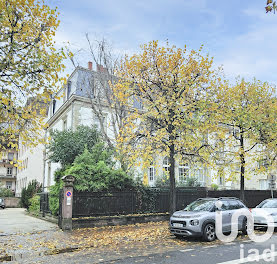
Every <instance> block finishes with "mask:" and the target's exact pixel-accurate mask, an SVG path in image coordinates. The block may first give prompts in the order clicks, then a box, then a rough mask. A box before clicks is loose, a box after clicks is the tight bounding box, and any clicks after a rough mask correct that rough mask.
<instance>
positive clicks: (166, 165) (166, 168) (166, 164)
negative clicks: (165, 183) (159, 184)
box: [163, 157, 169, 175]
mask: <svg viewBox="0 0 277 264" xmlns="http://www.w3.org/2000/svg"><path fill="white" fill-rule="evenodd" d="M168 174H169V157H165V158H164V160H163V175H168Z"/></svg>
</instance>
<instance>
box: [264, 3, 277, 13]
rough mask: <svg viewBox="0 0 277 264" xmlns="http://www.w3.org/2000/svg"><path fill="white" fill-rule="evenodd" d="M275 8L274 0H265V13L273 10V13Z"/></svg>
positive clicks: (276, 7)
mask: <svg viewBox="0 0 277 264" xmlns="http://www.w3.org/2000/svg"><path fill="white" fill-rule="evenodd" d="M276 10H277V5H276V1H273V0H267V1H266V6H265V11H266V13H268V12H274V14H275V12H276Z"/></svg>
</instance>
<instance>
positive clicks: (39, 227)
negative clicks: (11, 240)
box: [0, 208, 58, 236]
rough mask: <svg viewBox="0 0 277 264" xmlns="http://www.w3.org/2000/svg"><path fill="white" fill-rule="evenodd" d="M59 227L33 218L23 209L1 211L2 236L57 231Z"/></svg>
mask: <svg viewBox="0 0 277 264" xmlns="http://www.w3.org/2000/svg"><path fill="white" fill-rule="evenodd" d="M56 229H58V227H57V225H55V224H52V223H49V222H47V221H43V220H40V219H37V218H35V217H31V216H29V215H27V214H26V212H25V209H22V208H7V209H4V210H1V209H0V236H1V235H10V234H15V233H33V232H40V231H46V230H56Z"/></svg>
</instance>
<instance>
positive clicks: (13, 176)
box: [0, 174, 16, 179]
mask: <svg viewBox="0 0 277 264" xmlns="http://www.w3.org/2000/svg"><path fill="white" fill-rule="evenodd" d="M0 178H10V179H15V178H16V175H11V174H0Z"/></svg>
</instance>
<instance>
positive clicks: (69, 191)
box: [61, 175, 75, 231]
mask: <svg viewBox="0 0 277 264" xmlns="http://www.w3.org/2000/svg"><path fill="white" fill-rule="evenodd" d="M62 180H63V182H64V187H63V200H62V210H61V211H62V212H61V213H62V221H61V224H62V230H63V231H72V208H73V183H74V180H75V178H74V177H73V176H72V175H66V176H63V177H62Z"/></svg>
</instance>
